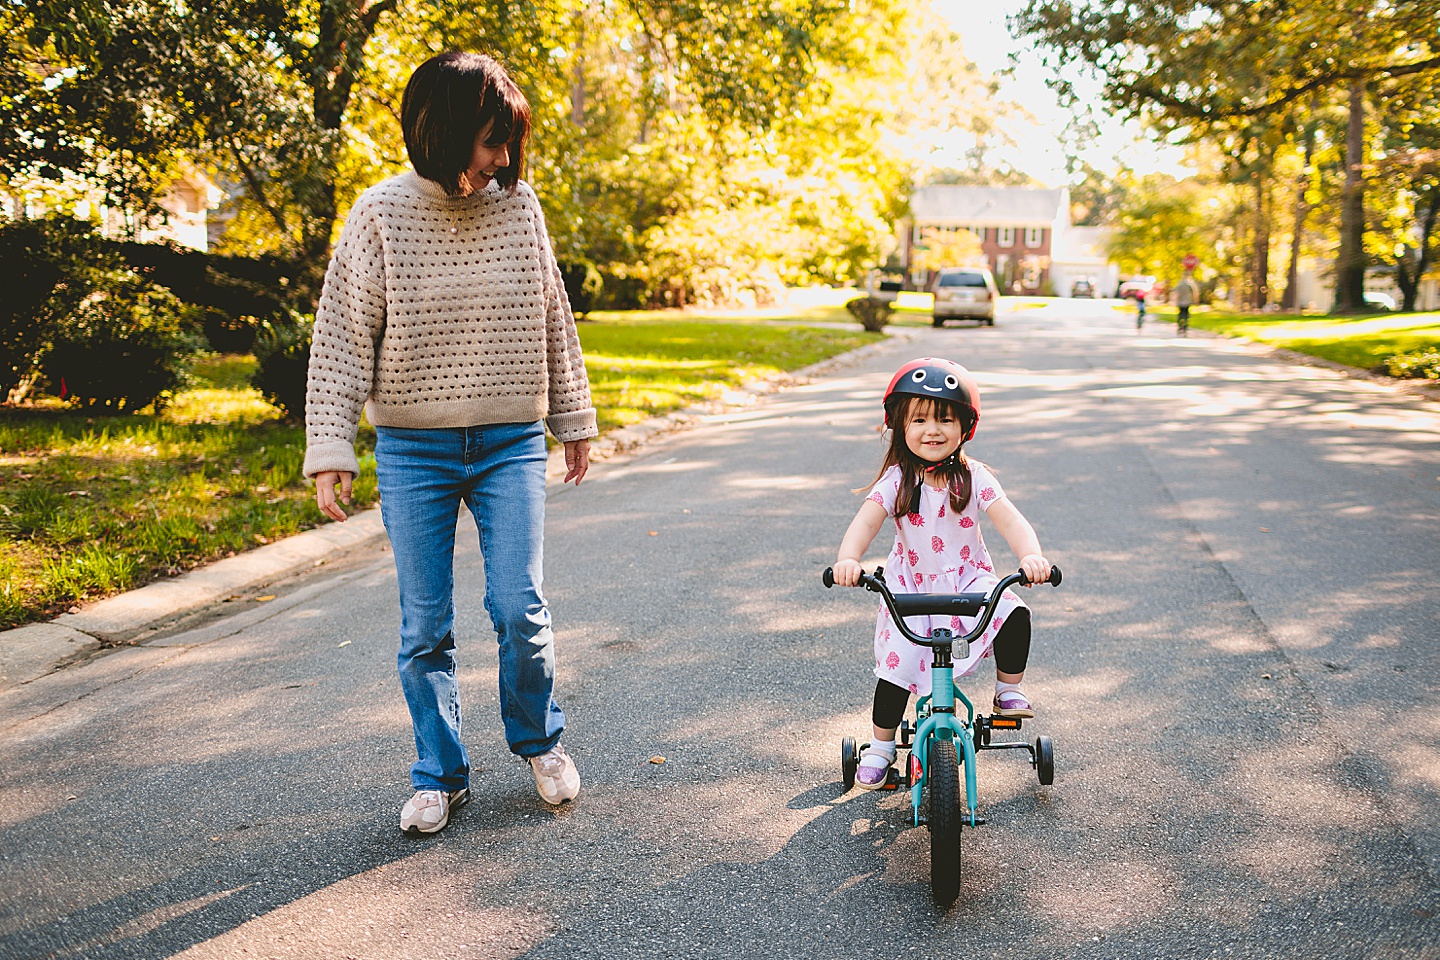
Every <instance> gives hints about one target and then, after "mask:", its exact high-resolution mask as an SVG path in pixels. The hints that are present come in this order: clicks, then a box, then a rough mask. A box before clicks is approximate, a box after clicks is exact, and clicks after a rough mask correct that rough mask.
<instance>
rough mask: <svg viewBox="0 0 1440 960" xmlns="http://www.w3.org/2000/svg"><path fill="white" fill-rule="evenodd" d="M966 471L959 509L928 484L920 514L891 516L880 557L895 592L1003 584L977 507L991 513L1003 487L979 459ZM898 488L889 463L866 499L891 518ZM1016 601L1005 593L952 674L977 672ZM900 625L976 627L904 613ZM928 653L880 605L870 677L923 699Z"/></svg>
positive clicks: (923, 631) (922, 630)
mask: <svg viewBox="0 0 1440 960" xmlns="http://www.w3.org/2000/svg"><path fill="white" fill-rule="evenodd" d="M970 472H971V493H970V502H969V503H967V504H966V505H965V509H964V510H961V511H960V512H959V513H956V512H955V510H954V509H952V507H951V506H950V492H949V491H948V490H937V489H936V488H934V487H932V486H931V485H930V484H928V483H926V484H922V485H921V487H920V509H919V512H917V513H911V514H907V515H905V516H901V517H895V549H894V550H892V551H891V552H890V556H889V557H888V558H887V559H886V561H885V584H886V586H888V587H889V588H890V590H891V591H892V592H893V593H896V594H901V593H977V592H989V591H990V590H991V589H992V588H994V586H995V584H997V583H999V582H1000V578H999V577H997V576H995V569H994V565H993V564H992V563H991V562H990V554H989V553H988V552H987V551H986V549H985V538H984V537H982V536H981V535H980V511H981V510H989V509H990V507H991V505H992V504H994V503H995V502H996V501H998V500H1000V499H1002V498H1004V496H1005V491H1004V490H1001V489H1000V484H999V483H998V482H996V480H995V477H994V475H993V474H991V473H990V471H989V470H987V469H986V468H985V466H984V465H983V464H981V463H978V462H976V461H974V460H971V461H970ZM899 493H900V468H899V467H891V468H890V469H889V470H887V471H885V473H884V474H882V475H881V477H880V479H879V480H878V481H876V483H875V486H874V487H873V488H871V490H870V494H869V498H868V499H870V500H873V501H875V502H876V503H878V504H880V506H882V507H884V508H885V512H886V513H888V514H890V515H892V516H894V513H895V500H896V498H897V497H898V496H899ZM1021 606H1024V604H1023V603H1022V602H1021V601H1020V598H1019V597H1017V596H1015V595H1014V594H1013V593H1011V592H1010V591H1009V590H1006V591H1005V593H1004V594H1003V595H1002V596H1001V598H1000V606H999V608H998V609H997V610H996V611H995V617H994V619H992V620H991V621H990V626H989V627H987V628H986V629H985V634H984V635H983V636H982V637H981V638H980V639H979V640H977V641H975V642H974V643H971V644H970V655H969V656H968V657H966V658H965V659H964V660H963V661H962V660H960V659H959V658H958V656H957V659H956V660H955V676H957V677H961V676H969V675H970V674H972V673H974V672H975V669H976V667H978V666H979V665H980V661H981V660H983V659H985V658H987V657H989V656H990V648H991V647H992V646H994V644H995V634H996V633H998V632H999V630H1000V626H1001V625H1002V624H1003V623H1004V622H1005V618H1006V617H1008V616H1009V615H1010V613H1011V611H1013V610H1015V609H1016V608H1017V607H1021ZM905 625H906V626H908V627H909V628H910V630H911V631H912V632H914V633H917V634H919V635H920V636H922V637H923V636H926V635H927V634H929V633H930V631H931V630H932V629H933V628H934V627H949V628H950V629H951V630H953V631H954V632H955V633H956V634H957V635H962V634H964V633H966V632H968V631H969V630H971V629H973V628H974V626H975V619H974V618H971V617H942V616H937V617H906V618H905ZM957 654H958V651H957ZM932 657H933V654H932V652H931V651H930V648H929V647H920V646H916V645H915V644H913V643H911V642H910V641H909V640H906V639H905V637H904V636H903V635H901V633H900V631H899V630H896V629H895V624H894V622H893V621H892V620H891V619H890V611H889V610H888V609H886V607H885V605H884V604H883V603H882V604H881V605H880V617H879V619H878V621H877V622H876V624H875V676H877V677H879V678H880V679H881V680H888V681H889V682H890V683H893V684H895V685H896V686H897V687H901V688H903V689H908V690H909V691H910V692H911V693H914V694H918V695H920V696H924V695H926V694H928V693H929V692H930V661H931V658H932Z"/></svg>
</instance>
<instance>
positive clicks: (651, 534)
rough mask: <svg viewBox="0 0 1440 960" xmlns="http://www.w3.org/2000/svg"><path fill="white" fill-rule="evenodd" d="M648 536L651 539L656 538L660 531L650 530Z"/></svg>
mask: <svg viewBox="0 0 1440 960" xmlns="http://www.w3.org/2000/svg"><path fill="white" fill-rule="evenodd" d="M650 536H652V537H658V536H660V531H659V530H651V531H650Z"/></svg>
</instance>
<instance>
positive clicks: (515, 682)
mask: <svg viewBox="0 0 1440 960" xmlns="http://www.w3.org/2000/svg"><path fill="white" fill-rule="evenodd" d="M375 434H376V442H375V462H376V473H377V474H378V477H379V482H380V511H381V515H382V516H383V517H384V519H385V530H386V532H387V533H388V534H389V535H390V545H391V549H392V550H393V551H394V553H395V572H396V574H397V578H398V580H399V585H400V656H399V667H400V687H401V689H402V690H403V691H404V693H405V702H406V703H407V704H408V705H409V707H410V721H411V723H412V725H413V726H414V729H415V750H416V753H417V754H419V760H417V761H416V762H415V765H414V766H413V767H411V768H410V780H411V782H412V783H413V784H414V786H415V789H416V790H458V789H460V788H461V787H465V786H468V784H469V778H470V759H469V757H468V756H467V755H466V753H465V746H464V744H463V743H461V742H460V690H459V686H458V685H457V683H456V680H455V634H454V624H455V602H454V593H455V591H454V588H455V524H456V518H457V515H458V513H459V510H460V504H461V502H462V501H463V502H464V503H465V504H466V505H467V506H468V507H469V508H470V512H471V513H472V514H474V516H475V524H476V526H477V527H478V528H479V533H480V554H481V556H482V558H483V559H484V562H485V609H486V611H487V612H488V613H489V614H490V621H491V623H492V624H493V625H494V627H495V633H496V636H497V639H498V640H499V643H500V716H501V720H502V721H503V722H504V724H505V739H506V740H507V741H508V742H509V744H510V749H511V751H512V752H514V753H516V754H519V755H520V756H522V757H533V756H536V755H538V754H541V753H544V752H545V751H547V750H549V749H550V748H551V747H553V746H554V745H555V744H556V742H557V741H558V740H559V739H560V733H561V731H562V730H564V728H565V714H564V713H562V712H561V710H560V706H559V704H557V703H556V702H555V698H554V695H553V691H554V683H555V651H554V644H553V635H552V633H551V631H550V610H549V608H548V607H547V606H546V605H545V598H544V596H543V595H542V594H541V592H540V584H541V581H542V579H543V576H542V573H541V554H542V541H543V537H544V533H545V428H544V426H543V425H542V424H541V423H540V422H538V421H537V422H535V423H502V424H486V425H484V426H477V427H445V428H439V429H428V430H414V429H406V428H400V427H376V428H375Z"/></svg>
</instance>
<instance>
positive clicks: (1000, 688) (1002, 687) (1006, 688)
mask: <svg viewBox="0 0 1440 960" xmlns="http://www.w3.org/2000/svg"><path fill="white" fill-rule="evenodd" d="M1012 690H1013V691H1015V692H1016V693H1019V692H1020V684H1018V683H1001V682H1000V681H999V680H996V681H995V696H997V697H998V696H1000V694H1002V693H1009V692H1011V691H1012Z"/></svg>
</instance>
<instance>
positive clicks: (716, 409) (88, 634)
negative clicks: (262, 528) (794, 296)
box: [0, 330, 909, 692]
mask: <svg viewBox="0 0 1440 960" xmlns="http://www.w3.org/2000/svg"><path fill="white" fill-rule="evenodd" d="M908 336H909V333H908V332H907V331H904V330H896V331H892V332H891V334H890V336H889V337H888V338H887V339H886V340H881V341H878V342H876V343H873V344H867V345H865V346H863V347H860V348H858V349H855V350H851V351H849V352H848V353H843V354H840V355H839V356H835V357H831V358H830V359H828V360H822V361H820V362H819V363H815V364H811V365H810V366H808V367H805V368H803V369H801V370H797V371H794V372H793V373H789V374H785V375H783V376H780V377H775V378H772V379H768V380H757V381H754V382H751V383H747V384H745V385H744V386H742V387H741V388H739V389H736V390H727V391H726V392H725V393H724V394H722V395H721V396H719V397H717V398H715V399H714V400H712V401H709V402H707V403H703V404H698V405H696V406H693V407H689V408H686V409H684V410H680V411H676V412H674V413H670V414H666V415H664V416H658V417H651V418H650V419H648V420H644V421H642V422H640V423H635V424H631V425H630V426H628V427H624V428H622V429H619V430H612V431H610V432H609V433H607V434H605V435H604V436H601V437H597V438H596V439H595V440H593V441H591V459H592V460H594V461H596V462H602V461H605V460H613V459H616V458H618V457H623V456H625V455H627V454H629V453H632V452H634V451H636V450H638V449H640V448H642V447H644V446H645V445H646V444H648V443H651V442H652V441H654V440H656V439H657V438H659V437H662V436H665V435H667V434H671V433H675V432H677V431H679V430H684V429H686V428H688V427H691V426H694V425H695V424H697V423H699V422H700V421H701V420H702V419H703V418H705V417H707V416H713V415H715V414H719V413H724V412H727V411H732V410H736V409H740V408H743V407H747V406H750V405H752V404H754V403H756V402H757V401H758V400H759V399H760V397H762V396H764V395H766V394H771V393H776V392H778V391H781V390H785V389H788V388H791V387H794V386H798V385H801V384H803V383H806V382H808V380H809V379H810V378H812V377H815V376H820V375H823V374H826V373H829V372H831V371H832V370H837V369H840V368H842V367H845V366H849V365H850V364H852V363H855V362H857V361H859V360H860V359H861V358H863V357H866V356H868V355H869V354H870V353H873V352H875V351H876V350H879V349H881V348H882V347H883V346H885V345H886V344H887V343H888V342H890V341H891V340H894V339H905V338H908ZM564 476H565V456H564V451H563V449H562V448H560V447H556V448H555V449H554V450H552V451H551V452H550V459H549V462H548V463H547V464H546V467H545V478H546V482H547V484H548V485H551V486H554V485H558V484H559V483H560V482H561V481H562V480H563V478H564ZM384 537H385V524H384V522H383V521H382V520H381V517H380V510H379V509H378V508H374V509H370V510H362V511H360V512H359V513H356V514H353V515H351V517H350V519H348V520H346V521H345V522H344V523H327V524H325V525H324V526H321V527H316V528H315V529H313V530H307V531H305V532H304V533H299V534H296V535H295V536H293V537H287V538H286V539H284V540H280V541H277V542H275V543H271V544H267V545H265V546H263V547H258V548H256V549H254V550H248V551H246V552H245V553H242V554H238V555H236V556H233V557H227V558H226V559H224V560H218V561H216V562H214V563H211V564H207V565H206V566H203V567H197V568H196V569H194V570H190V571H188V572H186V573H183V574H181V575H179V576H177V577H174V578H173V579H169V580H161V581H157V582H155V583H151V584H148V585H146V586H144V587H139V588H137V589H135V590H131V591H129V592H128V593H122V594H118V595H116V596H113V597H107V598H105V599H103V600H96V601H94V602H92V603H89V604H86V605H85V606H84V607H83V608H81V609H80V610H79V611H77V612H75V613H66V614H62V615H60V616H59V617H56V618H55V619H54V620H52V621H50V622H48V623H32V624H28V625H26V626H23V627H17V628H16V629H13V630H6V631H3V632H0V692H4V691H5V690H9V689H13V688H15V687H18V686H21V685H23V684H26V683H30V682H31V681H33V680H37V679H39V678H40V677H43V676H45V675H46V674H49V673H51V672H53V671H55V670H57V669H60V668H61V667H65V666H68V665H69V664H72V663H75V662H77V661H79V660H83V659H85V658H86V657H88V656H91V655H93V654H95V653H97V652H99V651H101V650H104V649H106V648H108V647H112V646H115V645H117V644H125V645H133V644H136V643H142V644H143V643H144V642H145V638H146V637H147V636H149V635H153V634H155V633H157V632H158V631H159V630H160V629H161V628H163V627H164V626H165V625H166V624H168V623H171V622H173V621H175V620H177V619H179V618H181V617H184V616H185V615H187V614H190V613H194V612H195V611H197V610H201V609H204V608H206V607H209V606H213V605H214V604H217V603H220V602H221V601H223V600H225V599H227V598H228V597H232V596H234V595H236V594H238V593H244V592H247V591H253V590H254V589H256V588H257V587H261V586H264V585H265V584H267V583H273V582H276V581H280V580H284V579H285V578H287V577H290V576H293V575H295V574H297V573H301V572H304V571H305V570H308V569H310V568H311V567H314V566H316V565H317V564H318V563H319V562H320V561H322V560H325V559H327V558H329V557H332V556H334V555H335V554H338V553H340V552H342V551H346V550H353V549H355V548H358V547H363V546H366V545H369V544H372V543H375V542H377V541H379V540H382V539H383V538H384Z"/></svg>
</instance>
